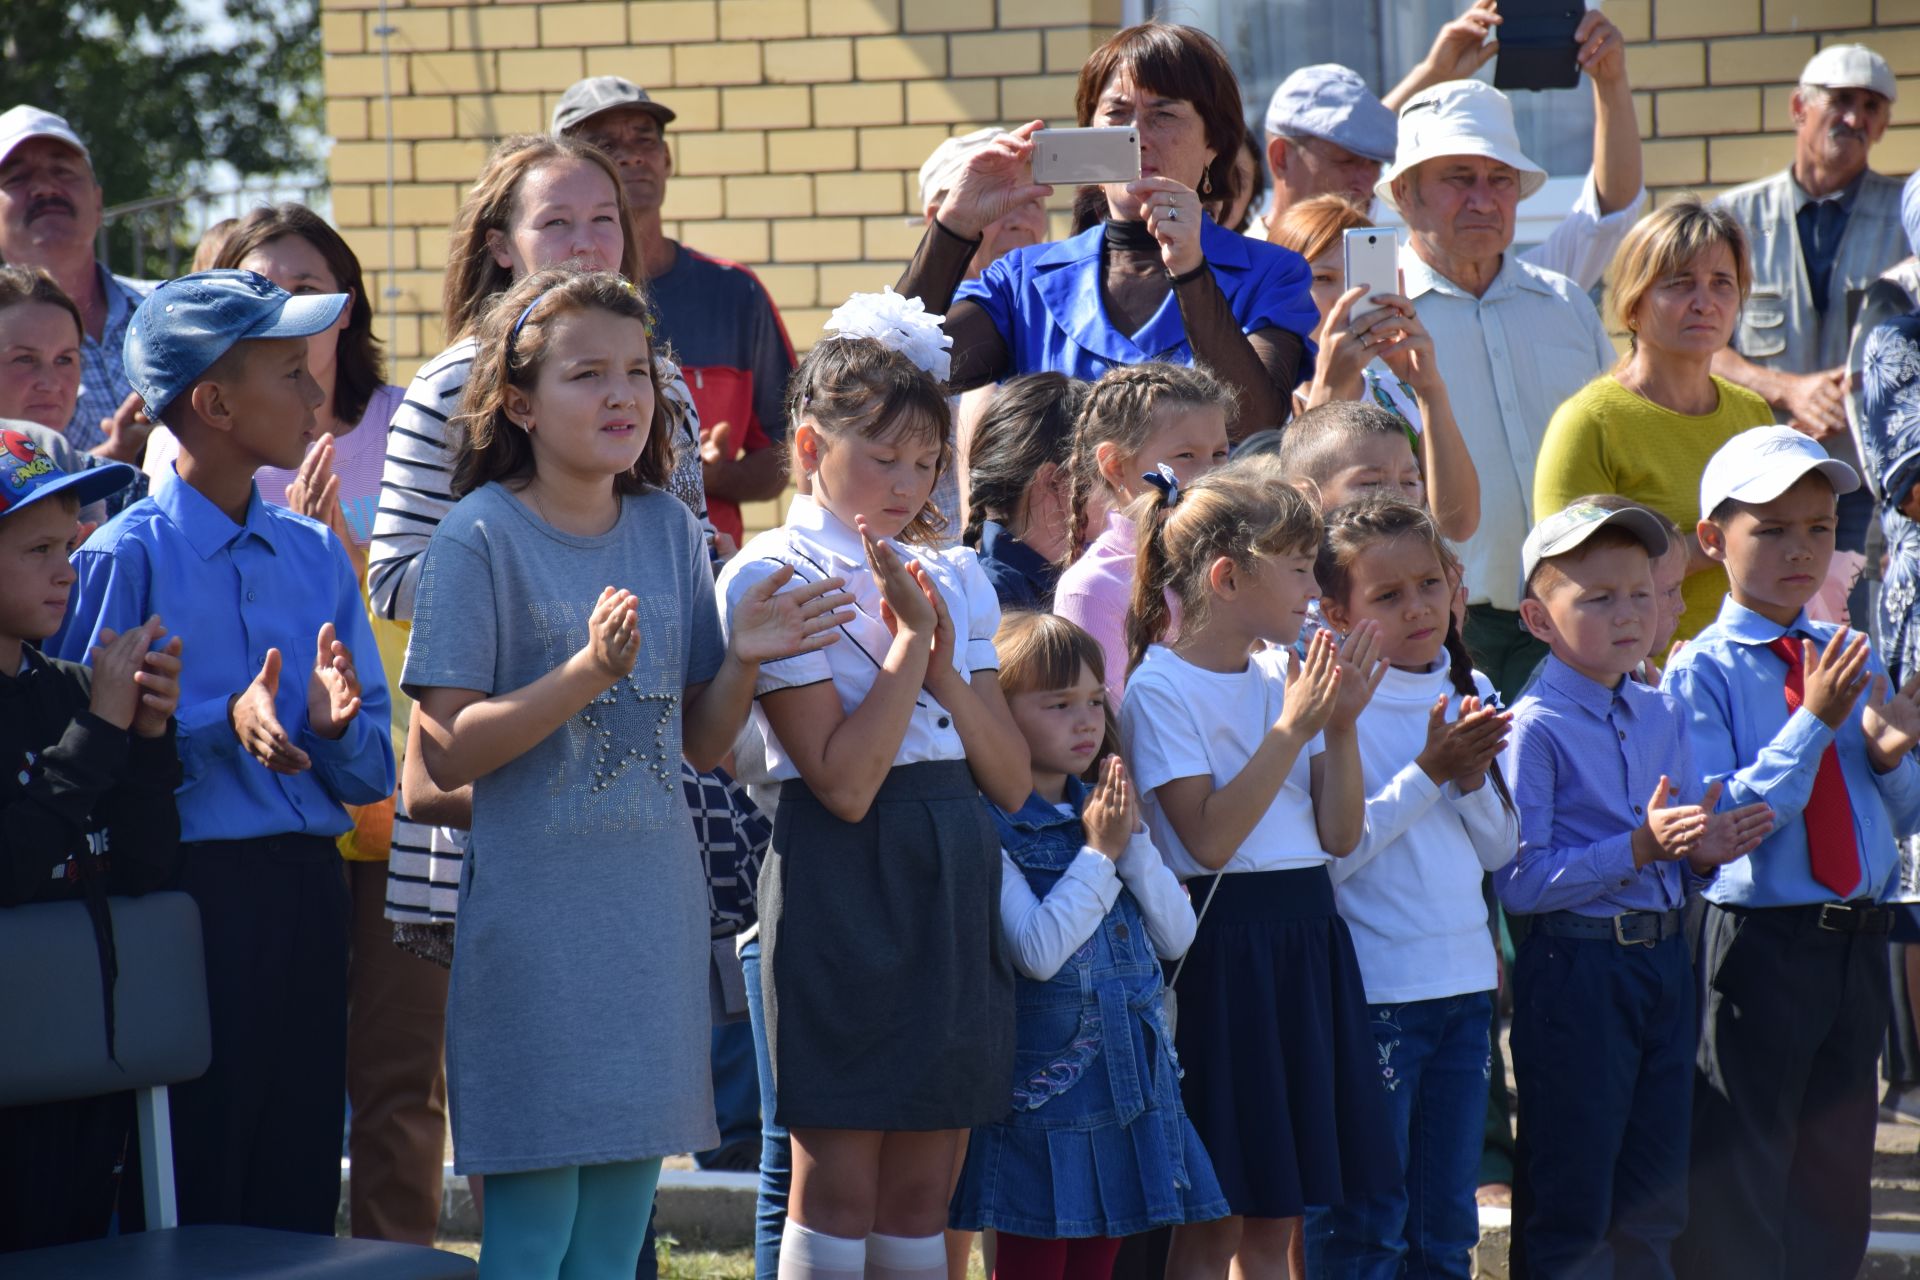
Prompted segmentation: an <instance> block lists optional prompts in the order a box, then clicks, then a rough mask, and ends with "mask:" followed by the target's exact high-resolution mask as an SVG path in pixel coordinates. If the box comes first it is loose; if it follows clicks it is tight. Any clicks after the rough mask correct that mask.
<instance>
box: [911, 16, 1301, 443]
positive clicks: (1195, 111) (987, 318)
mask: <svg viewBox="0 0 1920 1280" xmlns="http://www.w3.org/2000/svg"><path fill="white" fill-rule="evenodd" d="M1075 107H1076V110H1077V116H1078V120H1079V123H1080V125H1081V126H1082V127H1093V126H1104V127H1130V128H1132V129H1134V130H1136V131H1137V132H1138V134H1139V138H1140V176H1139V177H1138V178H1137V179H1130V180H1116V181H1113V182H1109V183H1106V184H1104V186H1103V188H1102V190H1103V193H1104V195H1105V197H1106V206H1107V209H1106V213H1107V216H1106V219H1105V220H1104V221H1103V222H1101V223H1100V224H1099V225H1098V226H1095V227H1092V228H1090V229H1088V230H1087V231H1085V232H1082V233H1081V234H1079V235H1077V236H1074V237H1073V238H1072V239H1070V240H1066V241H1062V242H1060V243H1058V244H1043V245H1034V246H1032V247H1029V248H1023V249H1016V250H1014V251H1013V252H1011V253H1009V254H1007V255H1006V256H1005V257H1003V258H1001V259H1000V260H999V261H998V262H996V263H994V264H993V265H992V266H991V267H989V268H988V269H987V270H986V272H985V273H984V274H982V275H981V277H980V278H979V279H977V280H971V281H968V282H966V283H965V284H962V283H961V278H962V276H963V275H964V274H965V271H966V264H967V261H968V259H969V258H970V257H971V256H972V254H973V250H974V246H975V244H976V243H977V241H978V238H979V236H980V233H981V230H982V228H984V227H986V226H987V225H989V224H990V223H992V222H993V221H994V220H995V219H996V218H998V217H1000V216H1001V215H1002V214H1003V213H1004V212H1005V211H1006V210H1008V209H1010V208H1012V207H1014V206H1016V205H1018V204H1020V203H1021V202H1023V201H1028V200H1032V199H1033V198H1035V197H1036V196H1042V197H1044V196H1047V195H1050V194H1051V193H1052V188H1051V187H1048V186H1044V185H1040V184H1036V183H1035V182H1034V181H1033V174H1032V168H1031V159H1032V155H1033V143H1032V141H1031V139H1032V136H1033V134H1034V133H1035V132H1036V131H1037V130H1039V129H1040V128H1042V122H1041V121H1038V120H1036V121H1033V122H1032V123H1030V124H1027V125H1023V126H1022V127H1020V128H1019V129H1016V130H1014V131H1013V132H1012V133H1009V134H1006V135H1004V136H1003V137H1000V138H998V139H996V140H995V141H994V143H993V144H992V145H991V146H989V147H986V148H983V149H982V150H980V151H978V152H976V153H974V155H972V156H971V157H969V159H968V161H967V165H966V168H965V169H964V170H962V171H961V173H960V175H959V177H958V179H957V180H956V181H955V182H954V184H953V186H952V188H951V189H949V190H948V192H947V195H946V198H945V200H944V201H943V202H942V203H941V206H940V208H939V210H938V211H937V212H936V214H935V216H934V218H933V220H932V221H931V222H930V223H929V224H928V226H927V232H926V235H925V236H924V237H922V239H921V241H920V248H919V251H918V252H917V253H916V254H915V255H914V260H913V262H912V263H910V264H909V265H908V267H907V270H906V274H905V275H903V276H902V277H901V278H900V283H899V284H898V286H896V287H897V288H898V290H899V291H900V292H901V293H903V294H907V295H908V296H913V297H919V298H920V299H921V300H922V301H923V302H924V303H925V304H926V306H927V309H928V310H930V311H934V312H944V313H945V314H946V329H947V333H948V335H949V336H951V337H952V338H953V373H952V377H951V379H950V385H952V386H953V387H954V388H956V389H964V388H967V387H973V386H978V385H980V384H982V383H986V382H993V381H997V380H999V379H1002V378H1008V377H1013V376H1015V375H1018V374H1028V373H1040V372H1044V371H1049V370H1051V371H1054V372H1058V373H1064V374H1067V375H1068V376H1070V377H1074V378H1083V379H1088V380H1091V379H1094V378H1098V377H1099V376H1100V375H1101V374H1102V373H1105V372H1106V371H1107V370H1108V369H1111V368H1114V367H1116V366H1119V365H1130V364H1138V363H1141V362H1142V361H1147V360H1165V361H1171V362H1174V363H1178V364H1196V363H1197V364H1204V365H1206V366H1207V367H1208V368H1209V369H1210V370H1212V371H1213V372H1214V373H1215V374H1216V375H1218V376H1219V377H1221V378H1223V379H1224V380H1226V381H1227V382H1228V383H1229V384H1230V385H1232V386H1233V388H1234V390H1235V392H1236V394H1237V396H1238V398H1239V402H1240V412H1239V415H1238V419H1237V421H1236V423H1235V424H1234V429H1233V430H1234V436H1235V438H1236V439H1238V438H1239V437H1241V436H1244V435H1247V434H1249V433H1251V432H1254V431H1258V430H1261V429H1263V428H1266V427H1274V426H1278V425H1280V424H1281V423H1283V422H1285V421H1286V420H1287V417H1288V415H1289V412H1290V408H1291V399H1290V398H1291V394H1292V391H1293V388H1294V386H1295V384H1296V383H1298V382H1299V381H1300V380H1301V378H1302V377H1303V376H1308V375H1311V373H1312V371H1313V351H1314V348H1313V344H1312V341H1311V340H1310V338H1309V336H1308V335H1309V334H1311V333H1312V332H1313V329H1314V326H1315V325H1316V324H1317V323H1318V321H1319V316H1318V313H1317V312H1316V311H1315V310H1314V306H1313V299H1312V297H1311V295H1310V294H1309V292H1308V283H1309V281H1308V273H1307V266H1306V263H1305V262H1304V261H1303V260H1302V259H1301V258H1300V256H1299V255H1298V254H1296V253H1293V252H1291V251H1290V250H1286V249H1282V248H1279V247H1278V246H1275V245H1267V244H1262V243H1260V242H1259V241H1254V240H1248V239H1247V238H1246V237H1244V236H1241V235H1238V234H1236V233H1235V232H1232V231H1228V230H1226V229H1225V228H1223V227H1221V226H1219V225H1217V224H1216V223H1215V222H1214V221H1213V220H1212V218H1211V217H1209V216H1208V215H1207V214H1206V212H1205V211H1204V208H1203V204H1204V203H1206V202H1218V201H1219V200H1220V199H1221V197H1222V195H1223V194H1224V195H1226V196H1229V197H1230V196H1231V194H1232V192H1233V190H1234V183H1235V182H1236V181H1237V179H1236V177H1235V175H1234V160H1235V157H1236V156H1237V155H1238V154H1239V152H1240V150H1241V147H1242V146H1243V140H1244V138H1245V136H1246V125H1245V123H1244V116H1243V114H1242V109H1241V103H1240V90H1239V86H1238V82H1237V81H1236V80H1235V78H1234V74H1233V69H1232V67H1231V66H1230V65H1229V64H1228V62H1227V59H1226V56H1225V54H1223V53H1222V52H1221V50H1220V46H1219V45H1218V44H1216V43H1215V42H1214V40H1213V38H1212V37H1211V36H1208V35H1206V34H1205V33H1204V32H1202V31H1199V30H1197V29H1195V28H1193V27H1184V26H1175V25H1171V24H1168V23H1161V22H1147V23H1142V24H1140V25H1139V26H1134V27H1129V28H1127V29H1126V30H1124V31H1121V32H1120V33H1118V34H1117V35H1115V36H1114V37H1113V38H1112V39H1110V40H1108V41H1107V42H1106V43H1105V44H1103V45H1101V46H1100V47H1099V48H1098V49H1096V50H1094V51H1093V53H1092V54H1091V55H1090V56H1089V57H1088V58H1087V61H1086V63H1085V65H1084V66H1082V67H1081V69H1080V83H1079V87H1078V90H1077V91H1076V93H1075Z"/></svg>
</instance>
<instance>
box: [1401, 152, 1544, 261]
mask: <svg viewBox="0 0 1920 1280" xmlns="http://www.w3.org/2000/svg"><path fill="white" fill-rule="evenodd" d="M1394 190H1395V195H1396V199H1397V200H1398V201H1399V204H1400V210H1401V212H1402V213H1404V214H1405V215H1406V218H1407V226H1408V227H1409V228H1410V229H1411V230H1412V232H1413V234H1414V235H1416V236H1418V237H1420V238H1422V239H1424V240H1426V241H1427V242H1428V243H1429V244H1431V245H1433V246H1434V247H1436V248H1437V249H1439V250H1440V251H1442V252H1443V253H1447V254H1451V255H1455V256H1458V257H1463V258H1485V257H1491V256H1493V255H1495V254H1499V253H1504V252H1506V250H1507V247H1508V246H1509V245H1511V244H1512V243H1513V219H1514V210H1515V209H1516V208H1518V207H1519V204H1520V171H1519V170H1518V169H1515V168H1514V167H1513V166H1512V165H1509V164H1503V163H1501V162H1500V161H1498V160H1491V159H1488V158H1487V157H1486V156H1439V157H1436V158H1434V159H1432V160H1428V161H1426V162H1425V163H1423V164H1418V165H1415V166H1414V167H1413V170H1412V171H1411V172H1409V173H1406V174H1403V175H1401V176H1400V177H1399V178H1396V179H1395V180H1394Z"/></svg>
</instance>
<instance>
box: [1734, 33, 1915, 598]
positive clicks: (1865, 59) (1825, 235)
mask: <svg viewBox="0 0 1920 1280" xmlns="http://www.w3.org/2000/svg"><path fill="white" fill-rule="evenodd" d="M1898 97H1899V86H1898V84H1897V83H1896V82H1895V80H1894V77H1893V71H1892V69H1891V68H1889V67H1888V66H1887V62H1886V59H1884V58H1882V57H1881V56H1880V55H1879V54H1877V53H1875V52H1874V51H1873V50H1871V49H1869V48H1867V47H1865V46H1864V45H1857V44H1836V45H1828V46H1827V47H1826V48H1824V49H1822V50H1821V51H1820V52H1819V53H1816V54H1815V55H1814V56H1813V58H1812V59H1811V60H1810V61H1809V62H1808V63H1807V65H1806V68H1805V69H1804V70H1803V71H1801V73H1800V84H1799V87H1798V88H1797V89H1795V90H1794V93H1793V98H1792V100H1791V107H1792V112H1793V127H1794V138H1793V161H1792V163H1791V164H1789V165H1788V166H1787V168H1785V169H1783V170H1781V171H1780V172H1779V173H1776V174H1773V175H1772V176H1771V177H1766V178H1762V179H1760V180H1759V181H1757V182H1749V183H1747V184H1746V185H1744V186H1739V187H1735V188H1733V189H1732V190H1731V191H1728V192H1725V193H1724V194H1722V195H1721V196H1720V197H1719V200H1718V201H1717V203H1719V204H1722V205H1724V206H1725V207H1726V208H1727V209H1729V210H1730V211H1731V212H1732V213H1733V215H1734V216H1735V217H1736V218H1738V219H1739V220H1740V223H1741V225H1742V226H1744V227H1745V228H1746V230H1747V243H1748V244H1750V245H1751V246H1752V247H1753V291H1752V294H1751V296H1750V297H1749V298H1748V301H1747V305H1746V306H1745V308H1743V309H1742V311H1741V315H1740V327H1739V328H1738V329H1737V330H1735V332H1734V335H1733V343H1732V345H1731V346H1730V347H1729V348H1728V349H1726V350H1724V351H1722V352H1720V353H1719V354H1718V355H1716V356H1715V357H1714V358H1713V371H1714V372H1715V373H1717V374H1719V375H1720V376H1721V377H1723V378H1727V379H1730V380H1731V381H1733V382H1737V383H1739V384H1740V385H1741V386H1743V387H1747V388H1748V389H1750V390H1752V391H1755V392H1758V393H1759V394H1760V395H1761V396H1763V397H1764V398H1765V399H1766V401H1767V403H1768V404H1770V405H1772V406H1773V409H1774V413H1775V417H1776V421H1779V422H1785V423H1791V424H1792V425H1794V426H1797V427H1799V428H1800V429H1801V430H1802V431H1805V432H1807V433H1808V434H1809V435H1811V436H1813V438H1814V439H1816V440H1819V441H1822V442H1823V443H1825V444H1826V446H1827V452H1828V453H1829V454H1831V455H1832V456H1834V457H1836V458H1839V459H1840V460H1841V461H1843V462H1846V463H1849V464H1855V465H1857V464H1858V462H1859V454H1858V452H1857V450H1856V449H1855V446H1854V443H1853V438H1852V435H1851V433H1849V432H1848V430H1847V413H1846V395H1847V375H1846V363H1847V344H1848V341H1849V339H1850V338H1851V336H1852V329H1851V325H1852V323H1853V317H1854V315H1855V313H1856V312H1857V311H1858V310H1859V306H1858V299H1859V295H1861V294H1863V293H1864V292H1865V291H1866V289H1867V288H1868V287H1869V286H1871V285H1872V284H1873V282H1874V281H1875V280H1876V279H1878V278H1879V277H1880V274H1881V273H1882V272H1884V271H1886V270H1887V269H1888V268H1889V267H1891V266H1893V265H1894V264H1895V263H1897V262H1899V261H1900V260H1901V259H1902V258H1904V257H1906V256H1907V251H1908V246H1907V238H1906V233H1905V231H1904V229H1903V228H1902V226H1901V223H1900V180H1899V179H1898V178H1892V177H1888V176H1887V175H1885V174H1881V173H1875V172H1874V171H1873V170H1872V169H1870V168H1869V167H1868V157H1869V154H1870V153H1871V152H1872V150H1873V147H1874V145H1875V144H1877V143H1878V142H1879V141H1880V139H1881V138H1882V137H1883V136H1884V135H1885V134H1886V131H1887V124H1888V121H1889V120H1890V119H1891V118H1892V114H1893V104H1894V102H1895V100H1896V99H1897V98H1898ZM1872 519H1873V497H1872V495H1871V494H1870V493H1868V492H1867V491H1866V490H1864V489H1862V490H1856V491H1855V492H1853V493H1852V494H1850V495H1848V496H1846V497H1843V498H1842V499H1841V501H1840V530H1839V540H1838V547H1839V549H1840V550H1841V551H1843V552H1849V553H1852V554H1853V555H1854V556H1862V557H1864V553H1865V552H1866V549H1867V530H1868V526H1869V525H1870V524H1871V522H1872ZM1863 563H1865V561H1864V559H1863V560H1860V561H1855V562H1852V563H1851V564H1850V565H1849V566H1848V567H1849V568H1850V569H1851V570H1853V571H1856V572H1857V570H1858V568H1859V566H1860V565H1861V564H1863ZM1851 603H1852V604H1853V606H1854V608H1853V610H1852V613H1853V617H1854V620H1855V621H1856V622H1858V621H1860V620H1861V619H1863V618H1864V617H1866V612H1865V609H1864V605H1865V592H1864V591H1857V592H1856V593H1855V596H1854V599H1853V601H1852V602H1851Z"/></svg>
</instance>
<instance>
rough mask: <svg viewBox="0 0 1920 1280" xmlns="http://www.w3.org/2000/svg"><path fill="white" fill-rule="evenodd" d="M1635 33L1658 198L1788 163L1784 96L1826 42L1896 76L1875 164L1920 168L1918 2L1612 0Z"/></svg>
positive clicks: (1650, 172) (1616, 15)
mask: <svg viewBox="0 0 1920 1280" xmlns="http://www.w3.org/2000/svg"><path fill="white" fill-rule="evenodd" d="M1605 7H1606V11H1607V13H1608V15H1609V16H1611V17H1612V18H1613V20H1614V21H1615V22H1616V23H1618V24H1619V25H1620V28H1621V30H1622V31H1623V32H1624V33H1625V35H1626V37H1627V41H1628V59H1629V60H1628V64H1627V65H1628V74H1629V75H1630V76H1631V77H1632V80H1633V86H1634V91H1635V92H1634V102H1635V105H1636V106H1637V107H1638V108H1639V116H1640V136H1641V138H1642V139H1644V140H1645V141H1644V146H1645V148H1646V151H1645V157H1646V173H1647V186H1648V187H1650V188H1652V189H1653V192H1654V196H1655V198H1656V199H1658V198H1660V197H1661V196H1663V195H1667V194H1671V193H1673V192H1675V191H1680V190H1689V189H1691V190H1695V191H1699V192H1701V193H1703V194H1706V193H1710V192H1714V191H1718V190H1720V189H1722V188H1724V187H1729V186H1732V185H1734V184H1736V183H1741V182H1746V181H1748V180H1749V179H1753V178H1759V177H1764V176H1766V175H1767V174H1770V173H1776V172H1778V171H1779V170H1781V169H1784V168H1785V167H1786V166H1787V164H1788V162H1789V161H1790V160H1791V159H1792V157H1793V144H1792V139H1791V136H1790V135H1791V132H1792V128H1793V125H1792V121H1791V119H1790V116H1789V114H1788V113H1789V107H1788V101H1787V100H1788V98H1790V97H1791V96H1792V94H1793V89H1794V84H1795V82H1796V81H1797V80H1798V79H1799V76H1800V69H1801V68H1802V67H1803V66H1805V65H1806V61H1807V59H1808V58H1811V57H1812V56H1813V55H1814V53H1815V52H1816V51H1817V50H1819V49H1820V48H1822V47H1824V46H1826V45H1830V44H1848V43H1854V42H1858V43H1860V44H1864V45H1867V46H1868V47H1869V48H1872V49H1875V50H1878V51H1879V53H1880V54H1881V56H1882V57H1884V58H1886V60H1887V61H1888V63H1890V64H1891V65H1892V67H1893V73H1894V75H1895V76H1897V77H1899V81H1900V99H1899V101H1898V102H1896V103H1895V104H1894V108H1893V125H1892V127H1891V128H1889V129H1888V130H1887V136H1886V138H1885V139H1884V140H1883V141H1882V142H1881V143H1880V145H1879V146H1878V147H1877V148H1875V150H1874V153H1873V166H1874V168H1876V169H1878V170H1880V171H1881V172H1883V173H1894V174H1906V173H1910V172H1912V171H1913V170H1914V169H1916V168H1920V0H1607V3H1606V6H1605Z"/></svg>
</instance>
